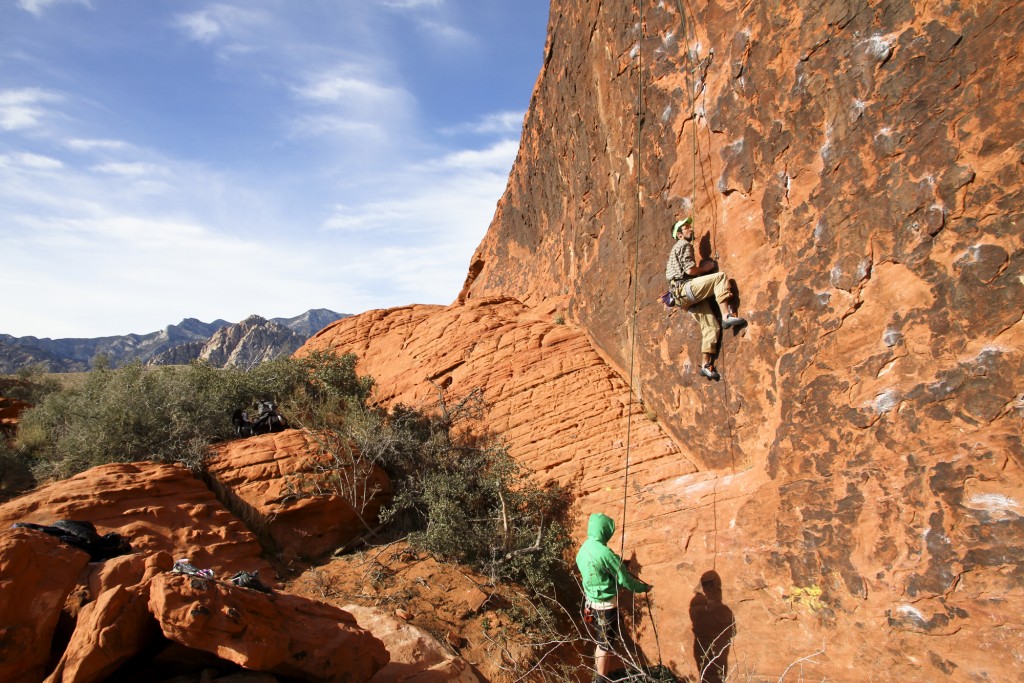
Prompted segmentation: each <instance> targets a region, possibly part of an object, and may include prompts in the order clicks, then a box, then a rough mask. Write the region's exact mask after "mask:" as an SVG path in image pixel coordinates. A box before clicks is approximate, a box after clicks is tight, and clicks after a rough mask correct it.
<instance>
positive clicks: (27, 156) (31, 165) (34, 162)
mask: <svg viewBox="0 0 1024 683" xmlns="http://www.w3.org/2000/svg"><path fill="white" fill-rule="evenodd" d="M0 166H6V167H21V168H23V169H28V170H36V171H52V170H56V169H60V168H63V167H64V164H63V163H62V162H61V161H60V160H59V159H54V158H53V157H48V156H43V155H41V154H32V153H30V152H21V153H18V154H9V155H8V154H0Z"/></svg>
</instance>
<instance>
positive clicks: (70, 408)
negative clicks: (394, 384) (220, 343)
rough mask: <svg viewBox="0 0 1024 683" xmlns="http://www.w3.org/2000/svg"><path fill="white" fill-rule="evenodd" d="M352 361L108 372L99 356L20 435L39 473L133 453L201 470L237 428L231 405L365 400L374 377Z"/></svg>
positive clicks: (302, 407)
mask: <svg viewBox="0 0 1024 683" xmlns="http://www.w3.org/2000/svg"><path fill="white" fill-rule="evenodd" d="M355 364H356V359H355V356H354V355H351V354H349V355H344V356H335V355H332V354H323V353H320V354H314V355H311V356H310V357H308V358H303V359H293V358H282V359H277V360H274V361H270V362H267V363H263V364H261V365H259V366H256V367H255V368H253V369H251V370H248V371H245V370H241V369H237V368H223V369H221V368H214V367H211V366H209V365H207V364H205V363H201V362H196V363H192V364H191V365H189V366H187V367H156V368H150V367H144V366H142V365H141V364H139V363H138V362H136V363H132V364H130V365H127V366H125V367H122V368H118V369H110V368H108V367H106V366H105V364H104V363H102V362H100V363H97V365H96V367H95V369H94V370H93V371H92V372H90V373H89V375H88V377H87V378H86V379H85V381H84V383H82V385H81V386H78V387H74V388H67V389H64V390H61V391H54V392H52V393H49V394H47V395H45V396H44V397H43V398H42V400H41V401H40V402H39V403H38V405H36V406H35V407H33V408H31V409H29V410H27V411H26V412H25V413H24V414H23V415H22V418H21V425H20V428H19V431H18V440H19V442H20V443H21V444H22V446H23V447H25V448H26V450H27V451H28V453H30V454H31V457H32V460H33V463H34V466H35V469H36V471H37V472H38V474H39V475H40V477H47V478H49V477H56V478H64V477H68V476H71V475H73V474H76V473H78V472H81V471H83V470H85V469H88V468H90V467H94V466H96V465H101V464H105V463H110V462H131V461H136V460H156V461H163V462H180V463H183V464H185V465H187V466H189V467H190V468H193V469H198V468H201V467H202V463H203V460H204V459H205V457H206V455H207V453H208V448H209V445H210V444H211V443H214V442H216V441H220V440H223V439H226V438H230V437H232V436H233V435H234V430H233V426H232V424H231V414H232V412H233V411H234V410H235V409H236V408H244V407H247V406H251V405H253V404H255V403H256V402H257V401H260V400H271V401H274V402H276V403H278V404H279V405H281V406H287V407H288V408H289V409H291V410H294V411H295V412H296V413H297V414H302V415H312V414H317V413H323V412H328V411H335V412H338V411H343V410H345V409H347V406H349V405H352V404H355V405H362V403H363V402H364V401H365V400H366V397H367V396H368V395H369V392H370V389H371V388H372V385H373V383H372V380H370V379H368V378H363V377H358V376H357V375H356V373H355Z"/></svg>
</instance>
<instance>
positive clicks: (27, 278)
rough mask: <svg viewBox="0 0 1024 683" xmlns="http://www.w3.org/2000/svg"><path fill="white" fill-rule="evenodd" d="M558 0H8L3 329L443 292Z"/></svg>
mask: <svg viewBox="0 0 1024 683" xmlns="http://www.w3.org/2000/svg"><path fill="white" fill-rule="evenodd" d="M547 19H548V2H547V0H522V1H517V2H510V1H509V0H225V1H222V2H199V1H193V0H0V254H2V256H0V292H2V296H0V332H2V333H6V334H11V335H14V336H28V335H33V336H37V337H53V338H57V337H96V336H106V335H116V334H126V333H129V332H137V333H145V332H152V331H155V330H158V329H161V328H163V327H165V326H166V325H168V324H171V323H176V322H178V321H179V320H181V319H182V318H185V317H195V318H199V319H201V320H205V321H212V320H214V319H216V318H223V319H225V320H229V321H238V320H241V319H243V318H245V317H246V316H247V315H249V314H252V313H258V314H260V315H263V316H265V317H278V316H293V315H298V314H299V313H302V312H303V311H305V310H307V309H310V308H330V309H333V310H335V311H339V312H343V313H359V312H361V311H365V310H369V309H372V308H385V307H389V306H399V305H405V304H411V303H441V304H448V303H450V302H451V301H452V300H453V299H454V298H455V296H456V295H457V294H458V290H459V288H460V287H461V285H462V282H463V279H464V278H465V274H466V269H467V268H468V265H469V259H470V257H471V255H472V253H473V250H474V249H475V247H476V246H477V244H478V243H479V242H480V240H481V238H482V237H483V235H484V233H485V232H486V229H487V226H488V224H489V222H490V220H491V217H492V216H493V214H494V209H495V205H496V203H497V201H498V199H499V198H500V197H501V194H502V192H503V191H504V189H505V183H506V181H507V178H508V172H509V170H510V169H511V166H512V162H513V160H514V159H515V155H516V152H517V149H518V144H519V135H520V132H521V128H522V121H523V116H524V114H525V111H526V108H527V106H528V105H529V100H530V95H531V93H532V90H533V85H534V83H535V81H536V78H537V75H538V73H539V71H540V67H541V61H542V59H543V49H544V39H545V32H546V28H547Z"/></svg>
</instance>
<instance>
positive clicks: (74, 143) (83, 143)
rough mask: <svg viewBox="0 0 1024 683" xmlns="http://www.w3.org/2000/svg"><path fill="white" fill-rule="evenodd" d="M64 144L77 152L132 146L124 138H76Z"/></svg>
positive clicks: (115, 149) (119, 149) (119, 148)
mask: <svg viewBox="0 0 1024 683" xmlns="http://www.w3.org/2000/svg"><path fill="white" fill-rule="evenodd" d="M64 144H65V145H67V146H68V147H69V148H71V149H73V150H75V151H77V152H92V151H96V150H103V151H121V150H127V149H131V148H132V145H130V144H129V143H127V142H124V141H123V140H86V139H82V138H75V139H71V140H67V141H66V142H65V143H64Z"/></svg>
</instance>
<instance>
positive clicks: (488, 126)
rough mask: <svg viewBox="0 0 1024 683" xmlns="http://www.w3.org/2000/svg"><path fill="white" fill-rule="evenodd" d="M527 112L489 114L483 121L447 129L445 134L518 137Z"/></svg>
mask: <svg viewBox="0 0 1024 683" xmlns="http://www.w3.org/2000/svg"><path fill="white" fill-rule="evenodd" d="M525 116H526V112H522V111H500V112H496V113H494V114H488V115H487V116H485V117H484V118H483V119H481V120H479V121H475V122H473V123H465V124H462V125H461V126H454V127H452V128H446V129H445V130H444V131H442V132H444V133H479V134H488V133H498V134H504V133H509V134H512V133H514V134H515V135H516V136H517V137H518V136H519V133H520V131H521V130H522V128H523V118H524V117H525Z"/></svg>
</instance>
